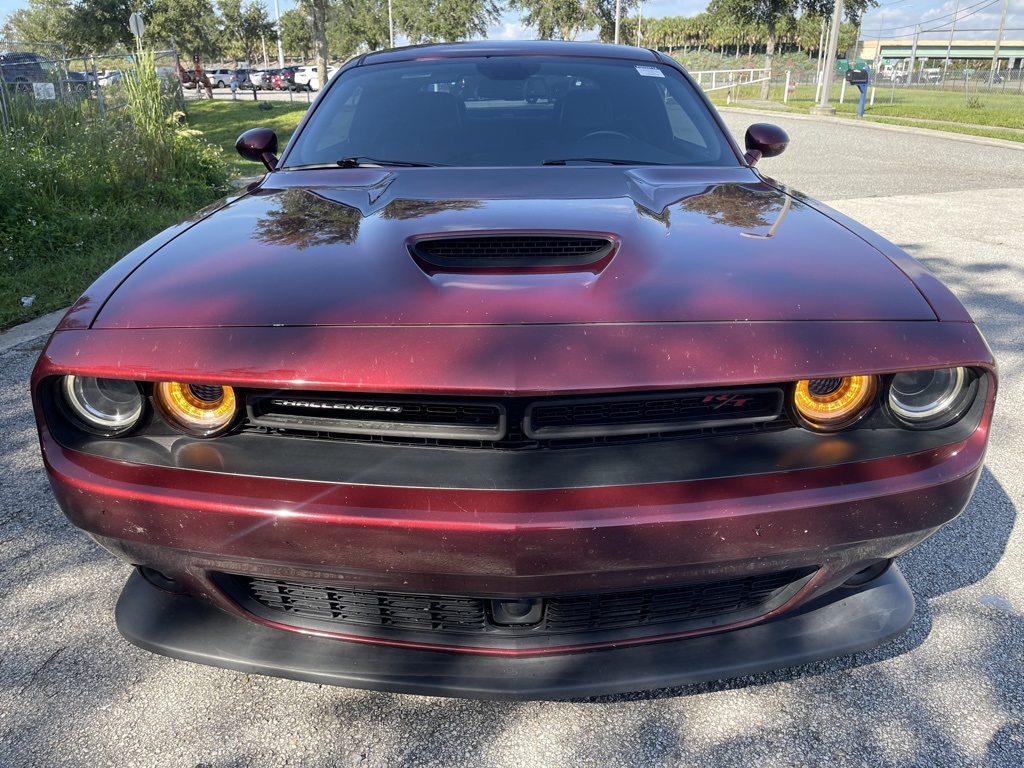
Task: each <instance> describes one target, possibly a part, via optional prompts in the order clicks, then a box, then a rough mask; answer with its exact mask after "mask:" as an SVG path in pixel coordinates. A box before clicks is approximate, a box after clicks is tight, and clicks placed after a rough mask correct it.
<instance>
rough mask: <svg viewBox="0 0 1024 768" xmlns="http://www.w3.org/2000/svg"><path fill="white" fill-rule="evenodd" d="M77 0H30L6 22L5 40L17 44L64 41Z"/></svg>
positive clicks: (4, 29) (4, 28)
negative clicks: (26, 5) (75, 0)
mask: <svg viewBox="0 0 1024 768" xmlns="http://www.w3.org/2000/svg"><path fill="white" fill-rule="evenodd" d="M73 8H74V0H29V3H28V8H19V9H18V10H16V11H14V13H12V14H11V15H10V16H8V17H7V20H6V21H5V22H4V27H3V31H2V34H3V37H4V39H5V40H9V41H13V42H18V43H45V42H56V41H64V40H66V39H67V33H68V30H69V29H70V27H71V14H72V11H73Z"/></svg>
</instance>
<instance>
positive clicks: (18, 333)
mask: <svg viewBox="0 0 1024 768" xmlns="http://www.w3.org/2000/svg"><path fill="white" fill-rule="evenodd" d="M67 311H68V307H65V308H64V309H58V310H57V311H56V312H51V313H50V314H48V315H43V316H42V317H37V318H36V319H35V320H30V321H29V322H27V323H22V324H21V325H16V326H14V327H13V328H10V329H8V330H6V331H3V332H0V352H6V351H7V350H9V349H12V348H13V347H16V346H18V345H19V344H24V343H25V342H26V341H32V340H34V339H38V338H39V337H40V336H48V335H50V333H52V332H53V329H54V328H56V327H57V323H59V322H60V319H61V318H62V317H64V314H65V313H66V312H67Z"/></svg>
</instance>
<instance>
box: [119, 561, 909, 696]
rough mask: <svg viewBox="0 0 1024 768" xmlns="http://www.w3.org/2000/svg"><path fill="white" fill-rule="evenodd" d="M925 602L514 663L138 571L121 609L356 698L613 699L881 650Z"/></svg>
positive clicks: (893, 590) (157, 644) (255, 669)
mask: <svg viewBox="0 0 1024 768" xmlns="http://www.w3.org/2000/svg"><path fill="white" fill-rule="evenodd" d="M913 615H914V598H913V595H912V594H911V592H910V588H909V587H908V586H907V582H906V580H905V579H904V578H903V575H902V574H901V573H900V571H899V569H898V568H897V567H896V566H892V567H891V568H890V569H889V570H888V571H886V572H885V573H884V574H883V575H882V576H880V577H878V578H876V579H874V580H873V581H871V582H869V583H868V584H866V585H864V586H862V587H859V588H841V589H838V590H836V591H834V592H832V593H830V594H828V595H824V596H822V597H820V598H818V599H816V600H814V601H812V602H810V603H808V604H806V605H805V606H803V607H802V608H801V609H800V610H798V611H794V612H792V613H789V614H787V615H785V616H783V617H779V618H776V619H774V620H771V621H768V622H765V623H762V624H758V625H756V626H751V627H745V628H742V629H736V630H733V631H731V632H724V633H720V634H716V635H704V636H700V637H689V638H683V639H677V640H673V641H668V642H661V643H650V644H647V645H640V646H631V647H626V648H615V649H609V650H600V651H591V652H587V653H572V654H559V655H554V656H533V657H526V658H509V657H506V656H500V655H469V654H460V653H451V652H447V651H433V650H424V649H421V648H405V647H394V646H382V645H369V644H364V643H351V642H343V641H338V640H335V639H331V638H323V637H315V636H295V635H294V634H292V633H287V632H281V631H279V630H276V629H272V628H269V627H265V626H262V625H260V624H256V623H253V622H251V621H246V620H245V619H241V618H239V617H237V616H232V615H230V614H228V613H226V612H224V611H221V610H219V609H217V608H215V607H214V606H212V605H210V604H209V603H206V602H203V601H201V600H197V599H195V598H192V597H187V596H181V595H171V594H168V593H166V592H162V591H160V590H158V589H157V588H156V587H154V586H152V585H151V584H150V583H149V582H147V581H146V580H145V579H143V578H142V577H141V576H140V575H139V574H138V573H134V574H133V575H132V576H131V578H129V579H128V583H127V584H126V585H125V588H124V591H123V592H122V593H121V598H120V600H119V601H118V604H117V627H118V629H119V630H120V631H121V634H123V635H124V636H125V638H127V639H128V640H129V641H130V642H132V643H134V644H135V645H137V646H139V647H140V648H144V649H146V650H148V651H153V652H155V653H160V654H163V655H165V656H170V657H173V658H176V659H184V660H186V661H194V662H197V663H200V664H209V665H211V666H216V667H227V668H229V669H235V670H238V671H241V672H249V673H256V674H265V675H273V676H276V677H286V678H290V679H293V680H305V681H308V682H314V683H322V684H327V685H342V686H346V687H349V688H366V689H372V690H380V691H391V692H394V693H411V694H420V695H430V696H461V697H466V698H478V699H517V700H524V699H565V698H575V697H583V696H602V695H611V694H617V693H625V692H629V691H637V690H649V689H653V688H665V687H671V686H677V685H687V684H692V683H699V682H703V681H706V680H716V679H724V678H732V677H739V676H742V675H751V674H756V673H760V672H767V671H770V670H774V669H780V668H783V667H794V666H799V665H802V664H808V663H810V662H813V661H820V660H822V659H827V658H831V657H834V656H841V655H846V654H850V653H856V652H857V651H861V650H865V649H867V648H871V647H874V646H876V645H878V644H879V643H882V642H885V641H886V640H889V639H891V638H893V637H895V636H897V635H899V634H901V633H902V632H904V631H905V630H906V628H907V627H908V626H909V624H910V621H911V619H912V618H913Z"/></svg>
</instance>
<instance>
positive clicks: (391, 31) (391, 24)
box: [388, 0, 959, 48]
mask: <svg viewBox="0 0 1024 768" xmlns="http://www.w3.org/2000/svg"><path fill="white" fill-rule="evenodd" d="M957 1H958V2H959V0H957ZM388 41H389V42H390V44H391V45H390V47H391V48H394V47H395V17H394V16H392V15H391V0H388Z"/></svg>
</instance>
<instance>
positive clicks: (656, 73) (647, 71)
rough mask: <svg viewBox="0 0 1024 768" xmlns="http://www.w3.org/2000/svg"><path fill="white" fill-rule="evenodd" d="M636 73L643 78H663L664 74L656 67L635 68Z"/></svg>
mask: <svg viewBox="0 0 1024 768" xmlns="http://www.w3.org/2000/svg"><path fill="white" fill-rule="evenodd" d="M636 71H637V72H639V73H640V74H641V75H643V76H644V77H664V76H665V73H664V72H662V71H661V70H660V69H658V68H657V67H644V66H637V68H636Z"/></svg>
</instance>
